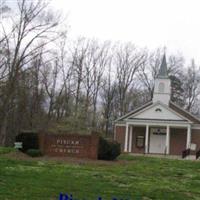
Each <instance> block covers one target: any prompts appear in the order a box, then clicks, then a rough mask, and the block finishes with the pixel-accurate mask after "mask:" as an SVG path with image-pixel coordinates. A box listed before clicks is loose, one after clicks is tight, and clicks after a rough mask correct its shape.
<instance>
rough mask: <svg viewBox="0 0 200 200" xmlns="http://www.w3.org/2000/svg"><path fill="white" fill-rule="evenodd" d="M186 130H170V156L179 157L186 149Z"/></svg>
mask: <svg viewBox="0 0 200 200" xmlns="http://www.w3.org/2000/svg"><path fill="white" fill-rule="evenodd" d="M186 140H187V129H175V128H171V129H170V154H171V155H181V154H182V151H183V150H185V149H186Z"/></svg>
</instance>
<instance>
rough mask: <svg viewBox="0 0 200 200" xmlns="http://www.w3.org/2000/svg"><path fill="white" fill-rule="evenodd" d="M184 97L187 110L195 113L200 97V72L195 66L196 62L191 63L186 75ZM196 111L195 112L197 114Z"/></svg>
mask: <svg viewBox="0 0 200 200" xmlns="http://www.w3.org/2000/svg"><path fill="white" fill-rule="evenodd" d="M183 81H184V97H185V100H186V109H187V110H188V111H194V110H193V106H194V105H195V104H196V102H197V101H198V98H199V96H200V71H199V69H197V66H196V65H195V61H194V60H192V61H191V66H189V67H188V69H187V72H186V73H185V75H184V80H183ZM196 111H197V109H195V111H194V112H196Z"/></svg>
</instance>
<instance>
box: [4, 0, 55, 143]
mask: <svg viewBox="0 0 200 200" xmlns="http://www.w3.org/2000/svg"><path fill="white" fill-rule="evenodd" d="M47 6H48V4H47V3H45V2H43V1H39V0H38V1H28V0H22V1H18V3H17V15H16V16H17V17H15V18H13V17H12V16H11V18H10V19H6V22H7V23H8V22H10V24H12V27H11V29H10V30H8V29H7V28H5V25H4V21H3V22H2V23H1V25H2V38H3V41H4V50H5V52H6V54H5V55H4V59H3V63H4V64H3V65H4V66H6V68H5V67H4V68H5V71H6V72H5V71H4V70H3V71H4V75H3V78H4V79H3V80H2V82H4V84H5V85H6V86H5V87H4V93H3V97H2V106H1V108H0V110H1V127H0V128H1V129H0V130H1V131H0V142H1V145H5V143H6V135H7V128H8V118H9V114H10V112H11V110H12V107H11V105H13V103H12V102H13V100H14V96H15V91H16V85H17V84H16V82H17V81H18V77H19V74H20V72H21V71H22V70H24V69H25V68H26V67H27V66H28V63H30V61H31V60H32V58H33V55H37V54H38V50H39V49H40V48H42V47H44V46H46V45H47V44H49V42H51V41H52V40H55V38H56V37H54V36H55V35H54V33H55V28H56V27H57V25H58V22H59V19H58V18H57V17H54V16H53V15H52V13H50V12H48V11H47ZM53 35H54V36H53ZM51 36H52V37H51ZM0 40H2V39H0ZM41 40H42V42H40V41H41ZM1 77H2V75H1Z"/></svg>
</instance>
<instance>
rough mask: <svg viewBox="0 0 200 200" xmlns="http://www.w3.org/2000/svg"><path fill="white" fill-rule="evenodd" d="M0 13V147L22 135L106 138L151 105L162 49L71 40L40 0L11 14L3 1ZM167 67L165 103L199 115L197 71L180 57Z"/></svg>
mask: <svg viewBox="0 0 200 200" xmlns="http://www.w3.org/2000/svg"><path fill="white" fill-rule="evenodd" d="M0 13H1V21H0V25H1V29H0V145H11V144H13V141H14V139H15V136H16V135H17V134H18V133H19V132H20V131H22V130H40V129H50V130H66V131H76V132H83V133H84V132H88V131H90V130H96V131H102V132H104V133H105V134H106V136H111V135H112V129H113V127H112V122H113V120H115V119H116V118H118V117H119V116H122V115H124V114H125V113H127V112H128V111H130V110H133V109H135V108H136V107H138V106H140V105H143V104H144V103H146V102H148V101H149V100H151V98H152V95H153V87H154V80H155V77H156V76H157V74H158V70H159V66H160V64H161V59H162V56H163V53H164V48H157V49H156V50H154V51H149V50H148V49H146V48H140V47H137V46H136V45H134V44H133V43H131V42H129V43H121V42H112V41H99V40H96V39H90V38H83V37H82V38H81V37H80V38H77V39H70V38H68V37H67V36H68V34H67V33H68V27H67V26H66V25H65V24H64V23H63V22H64V18H63V16H62V15H61V14H59V13H58V12H56V11H52V9H49V3H48V2H46V1H39V0H35V1H28V0H21V1H20V0H19V1H18V2H17V3H16V8H15V9H14V10H12V9H11V8H10V7H8V6H7V5H6V2H1V4H0ZM80 34H81V33H80ZM147 34H148V33H147ZM167 65H168V73H169V77H170V79H171V81H172V96H171V100H172V101H173V102H175V103H176V104H178V105H180V106H181V107H183V108H185V109H186V110H188V111H190V112H192V113H193V114H195V115H197V116H199V115H200V109H199V104H200V99H199V98H200V84H199V82H200V69H199V66H197V65H196V64H195V61H194V60H191V63H190V64H189V65H186V64H185V61H184V57H183V56H182V55H181V54H178V53H177V54H175V55H172V54H168V53H167Z"/></svg>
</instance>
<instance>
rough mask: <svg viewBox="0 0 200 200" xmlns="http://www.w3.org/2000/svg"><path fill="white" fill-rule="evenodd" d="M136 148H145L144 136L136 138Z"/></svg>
mask: <svg viewBox="0 0 200 200" xmlns="http://www.w3.org/2000/svg"><path fill="white" fill-rule="evenodd" d="M136 146H137V147H138V148H143V147H144V136H141V135H138V136H137V137H136Z"/></svg>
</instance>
